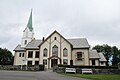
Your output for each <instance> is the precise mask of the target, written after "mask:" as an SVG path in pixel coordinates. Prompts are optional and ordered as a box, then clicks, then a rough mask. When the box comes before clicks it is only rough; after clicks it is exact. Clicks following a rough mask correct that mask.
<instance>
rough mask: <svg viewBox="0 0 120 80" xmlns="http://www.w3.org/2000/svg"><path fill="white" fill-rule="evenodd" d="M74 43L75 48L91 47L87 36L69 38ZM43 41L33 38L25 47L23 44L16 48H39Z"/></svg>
mask: <svg viewBox="0 0 120 80" xmlns="http://www.w3.org/2000/svg"><path fill="white" fill-rule="evenodd" d="M67 40H68V41H69V42H70V43H71V44H72V45H73V48H89V47H90V46H89V44H88V42H87V39H86V38H79V39H67ZM41 43H42V40H32V41H31V42H29V43H28V44H27V46H26V47H25V48H23V47H21V45H18V46H17V47H16V48H15V51H16V50H25V49H39V47H38V46H39V44H41Z"/></svg>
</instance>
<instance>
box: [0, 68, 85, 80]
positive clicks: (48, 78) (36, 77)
mask: <svg viewBox="0 0 120 80" xmlns="http://www.w3.org/2000/svg"><path fill="white" fill-rule="evenodd" d="M0 80H87V79H83V78H76V77H70V76H64V75H60V74H57V73H55V72H52V71H51V70H48V71H40V72H23V71H0Z"/></svg>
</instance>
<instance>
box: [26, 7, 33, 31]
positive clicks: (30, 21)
mask: <svg viewBox="0 0 120 80" xmlns="http://www.w3.org/2000/svg"><path fill="white" fill-rule="evenodd" d="M27 27H28V28H29V30H30V31H32V30H33V27H32V9H31V13H30V17H29V20H28V24H27Z"/></svg>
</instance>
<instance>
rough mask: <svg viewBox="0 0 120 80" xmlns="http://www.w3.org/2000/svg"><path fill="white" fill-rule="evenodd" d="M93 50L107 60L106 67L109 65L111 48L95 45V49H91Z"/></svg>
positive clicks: (105, 45) (104, 45)
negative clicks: (100, 53)
mask: <svg viewBox="0 0 120 80" xmlns="http://www.w3.org/2000/svg"><path fill="white" fill-rule="evenodd" d="M93 49H96V50H97V52H102V53H103V54H104V56H105V58H106V60H107V62H106V65H109V64H108V63H109V59H110V57H111V56H112V48H111V46H109V45H107V44H103V45H96V46H95V47H93Z"/></svg>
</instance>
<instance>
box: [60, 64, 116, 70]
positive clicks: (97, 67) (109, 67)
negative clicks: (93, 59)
mask: <svg viewBox="0 0 120 80" xmlns="http://www.w3.org/2000/svg"><path fill="white" fill-rule="evenodd" d="M58 67H68V68H92V69H118V67H117V66H79V65H73V66H71V65H61V64H60V65H58Z"/></svg>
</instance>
